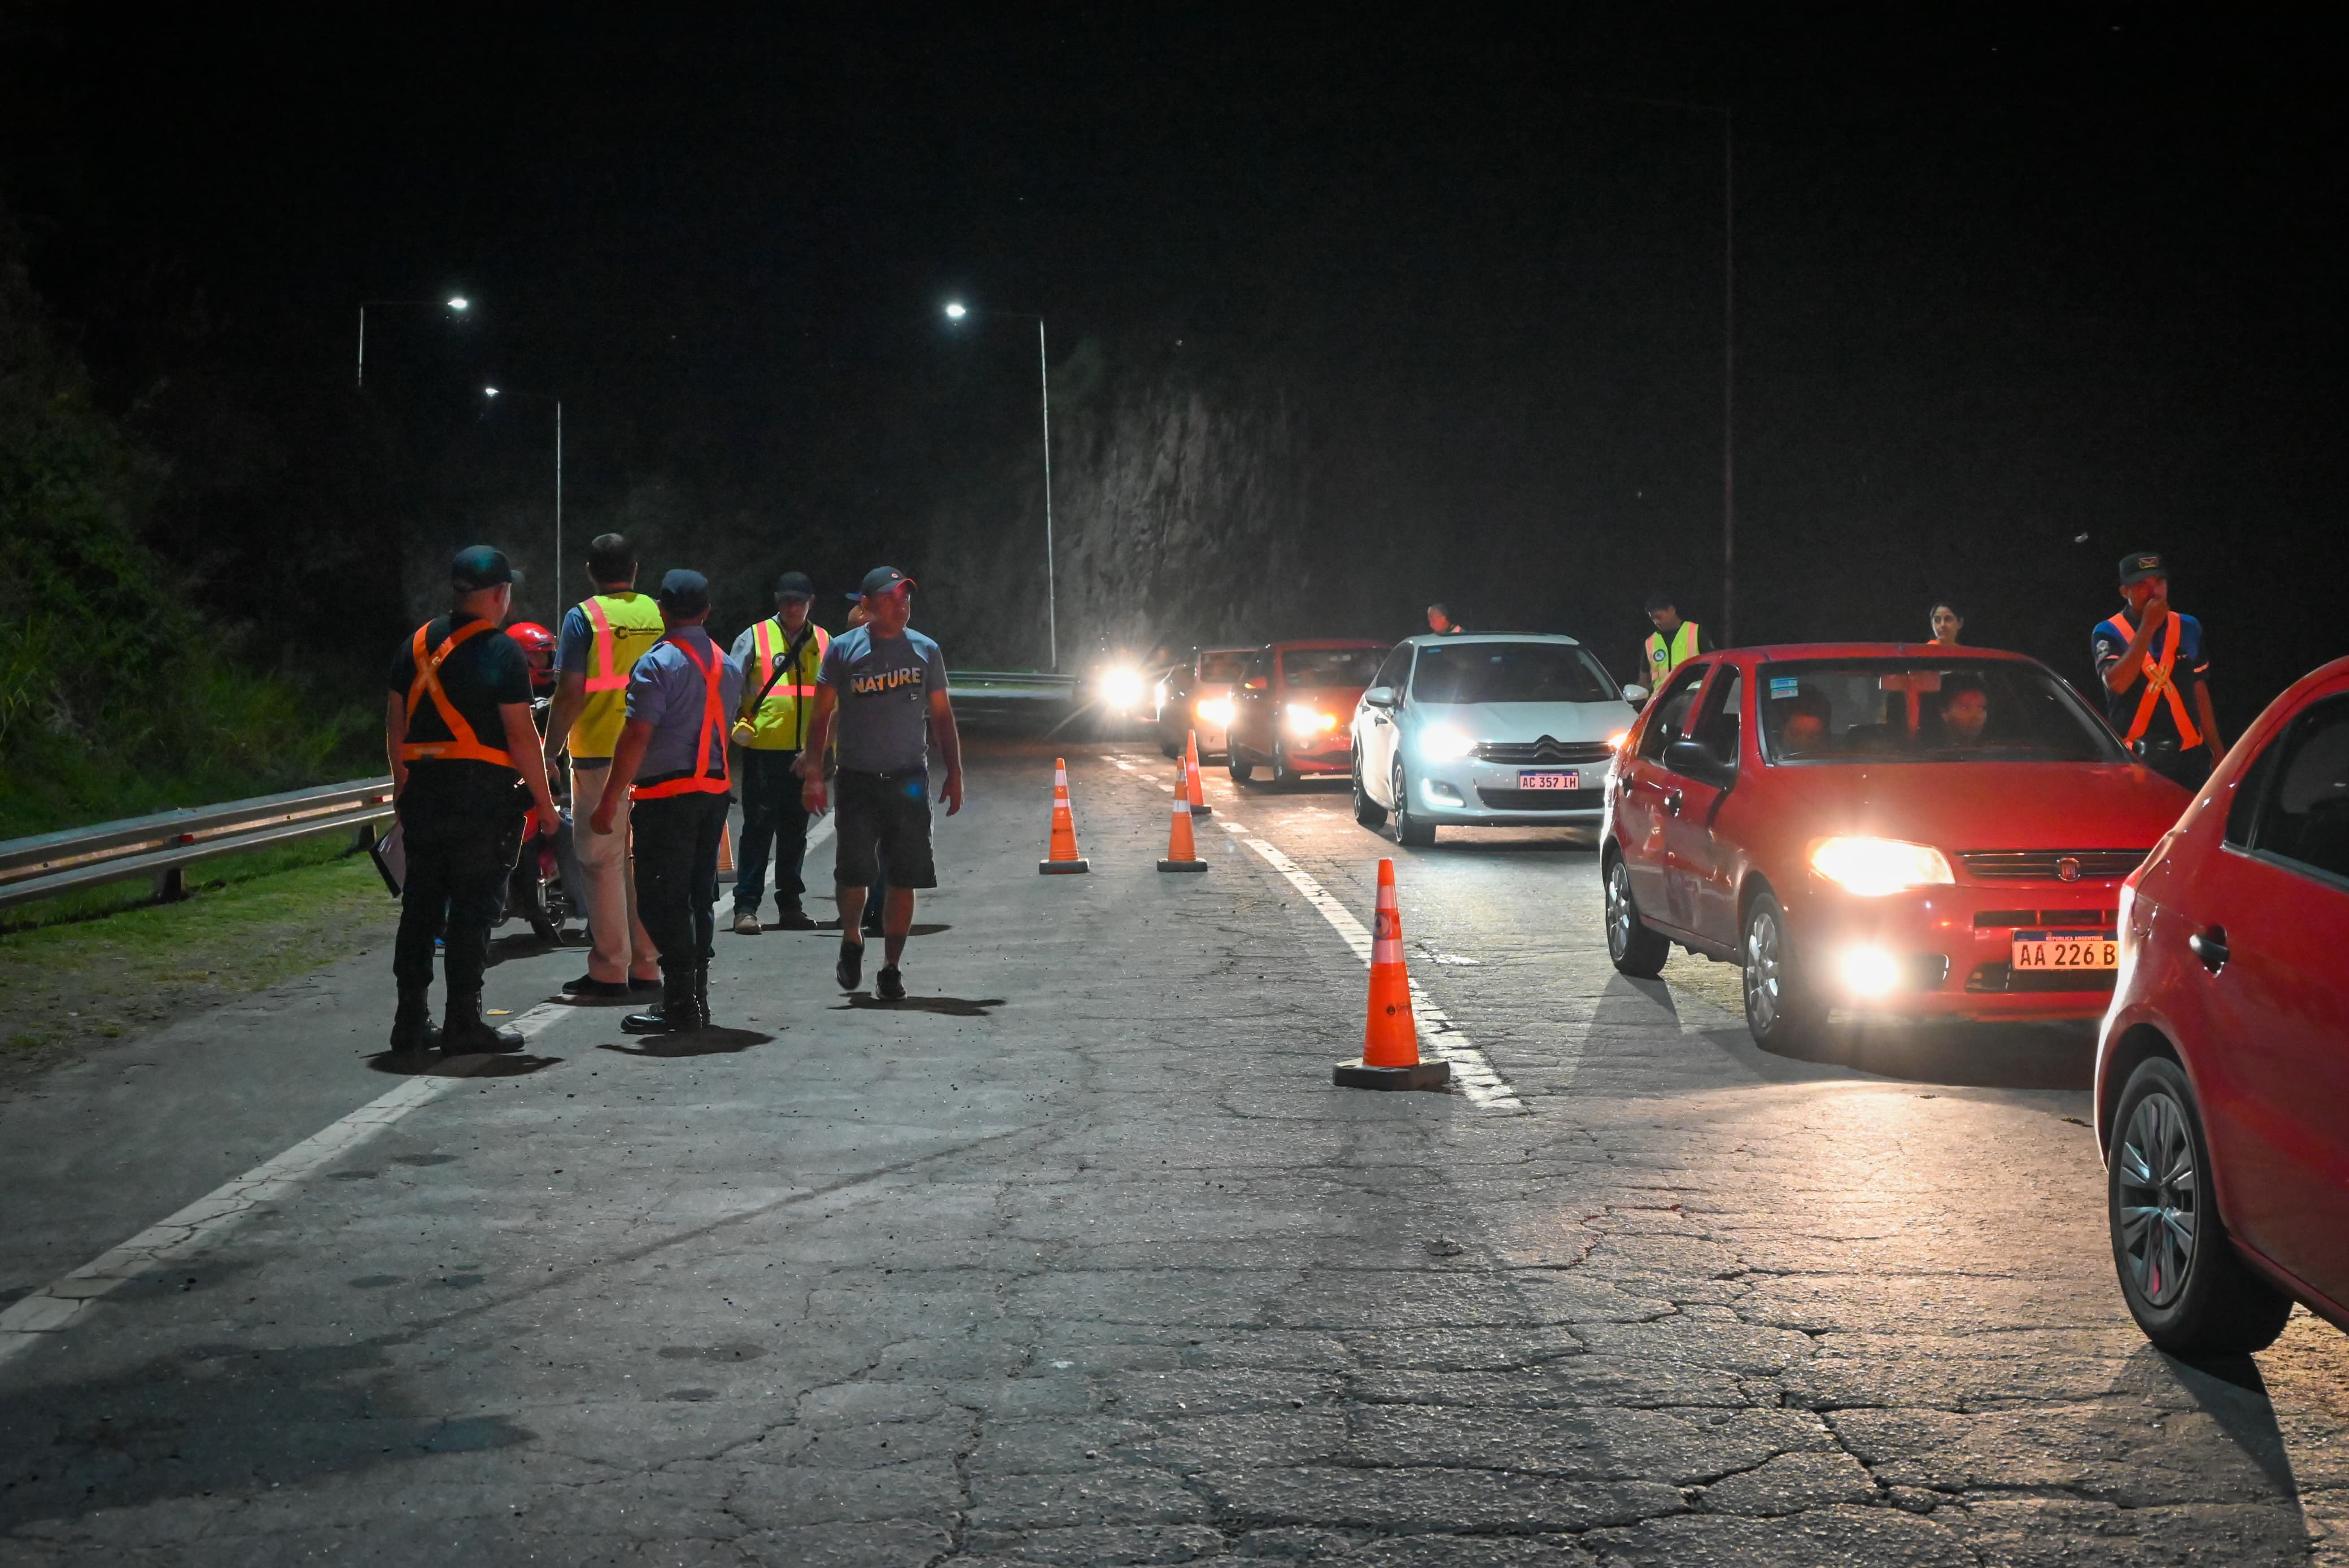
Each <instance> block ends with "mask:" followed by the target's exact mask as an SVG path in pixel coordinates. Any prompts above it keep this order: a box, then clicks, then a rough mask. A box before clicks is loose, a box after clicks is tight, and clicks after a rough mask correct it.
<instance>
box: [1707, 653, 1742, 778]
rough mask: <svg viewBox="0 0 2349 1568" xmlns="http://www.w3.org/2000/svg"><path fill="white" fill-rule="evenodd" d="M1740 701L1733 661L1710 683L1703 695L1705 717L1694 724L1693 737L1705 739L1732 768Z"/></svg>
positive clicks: (1715, 752)
mask: <svg viewBox="0 0 2349 1568" xmlns="http://www.w3.org/2000/svg"><path fill="white" fill-rule="evenodd" d="M1743 701H1744V696H1743V694H1742V693H1741V692H1740V691H1739V690H1738V673H1737V669H1736V667H1735V666H1734V665H1732V666H1730V667H1728V668H1726V669H1723V671H1722V672H1721V678H1720V679H1718V680H1716V681H1714V682H1713V688H1712V692H1711V694H1710V695H1709V696H1706V698H1705V699H1704V717H1702V718H1701V719H1699V720H1698V721H1697V727H1696V738H1697V739H1699V740H1701V741H1702V742H1704V747H1705V749H1706V750H1708V751H1710V752H1712V753H1713V755H1714V756H1715V757H1717V758H1720V759H1721V760H1722V761H1723V763H1725V764H1727V765H1728V766H1729V767H1730V768H1732V769H1734V768H1735V767H1736V766H1737V727H1738V723H1739V721H1740V717H1741V715H1740V712H1739V709H1740V707H1741V706H1742V704H1743Z"/></svg>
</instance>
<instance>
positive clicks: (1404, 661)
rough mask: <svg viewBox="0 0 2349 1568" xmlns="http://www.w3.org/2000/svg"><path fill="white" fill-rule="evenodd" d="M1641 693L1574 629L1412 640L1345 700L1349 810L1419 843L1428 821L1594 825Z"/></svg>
mask: <svg viewBox="0 0 2349 1568" xmlns="http://www.w3.org/2000/svg"><path fill="white" fill-rule="evenodd" d="M1647 696H1648V693H1647V688H1646V687H1644V686H1619V685H1618V684H1617V683H1616V680H1615V677H1614V676H1610V675H1609V674H1608V673H1607V670H1606V667H1605V666H1604V665H1601V664H1599V660H1598V658H1597V657H1596V656H1595V655H1592V653H1591V652H1590V650H1589V649H1588V648H1586V647H1584V646H1583V645H1581V644H1580V643H1578V642H1576V641H1575V640H1574V639H1573V638H1572V637H1565V636H1555V635H1545V634H1536V633H1524V632H1516V633H1499V632H1492V633H1454V634H1450V635H1447V636H1420V637H1413V638H1410V639H1409V640H1407V641H1405V642H1404V643H1402V644H1401V645H1398V646H1397V647H1396V648H1395V650H1394V651H1393V652H1392V653H1391V654H1389V655H1387V658H1386V662H1385V663H1384V664H1382V665H1380V666H1379V673H1378V675H1377V676H1376V677H1375V678H1374V679H1373V680H1372V682H1371V687H1370V689H1369V690H1367V691H1365V692H1364V693H1363V694H1362V700H1361V703H1360V704H1358V705H1357V706H1356V707H1355V709H1354V719H1353V740H1354V820H1356V821H1358V822H1360V823H1361V825H1362V826H1364V827H1365V828H1371V829H1378V828H1381V827H1384V826H1386V825H1387V823H1388V822H1389V820H1392V822H1393V825H1394V833H1395V838H1396V840H1397V841H1398V842H1401V843H1404V844H1411V845H1415V846H1416V845H1426V844H1432V843H1433V842H1435V830H1436V829H1438V828H1527V827H1537V828H1555V827H1593V828H1595V827H1597V826H1598V825H1599V819H1600V817H1601V816H1602V815H1603V799H1604V796H1605V793H1606V787H1607V771H1608V769H1609V768H1611V767H1613V766H1614V761H1615V748H1616V747H1617V745H1619V743H1620V742H1621V740H1622V738H1623V736H1624V734H1625V732H1627V731H1628V730H1629V729H1630V727H1631V720H1632V719H1633V718H1634V717H1637V716H1638V713H1639V708H1640V704H1641V703H1642V702H1644V701H1646V700H1647Z"/></svg>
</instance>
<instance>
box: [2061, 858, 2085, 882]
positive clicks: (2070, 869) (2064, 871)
mask: <svg viewBox="0 0 2349 1568" xmlns="http://www.w3.org/2000/svg"><path fill="white" fill-rule="evenodd" d="M2055 877H2056V880H2057V881H2059V882H2078V881H2079V880H2080V858H2079V857H2078V856H2077V855H2065V856H2064V858H2063V859H2062V860H2060V861H2056V862H2055Z"/></svg>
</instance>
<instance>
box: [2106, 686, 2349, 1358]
mask: <svg viewBox="0 0 2349 1568" xmlns="http://www.w3.org/2000/svg"><path fill="white" fill-rule="evenodd" d="M2344 952H2349V659H2340V660H2336V661H2335V662H2333V664H2330V665H2326V666H2324V667H2323V669H2321V670H2318V671H2317V672H2316V673H2314V674H2313V675H2310V676H2304V677H2302V679H2301V680H2300V681H2299V682H2298V683H2297V684H2296V685H2294V686H2292V689H2291V690H2289V691H2287V692H2285V693H2284V694H2283V696H2280V697H2278V698H2277V699H2276V700H2275V701H2274V702H2273V703H2272V704H2271V705H2270V706H2269V707H2268V710H2267V711H2266V712H2265V713H2263V714H2261V716H2260V717H2259V719H2258V721H2257V722H2256V723H2254V724H2253V725H2252V726H2251V728H2250V730H2249V731H2248V732H2247V733H2246V734H2245V735H2244V736H2243V738H2241V739H2240V741H2238V742H2236V744H2235V748H2234V749H2233V750H2231V751H2230V752H2229V753H2228V754H2227V756H2226V758H2225V760H2223V761H2222V762H2220V764H2219V767H2218V768H2217V769H2216V770H2215V771H2214V772H2213V773H2212V774H2211V776H2210V781H2209V783H2207V784H2205V785H2204V786H2203V787H2202V790H2201V792H2200V793H2199V795H2197V796H2196V797H2195V799H2194V804H2193V806H2192V807H2191V808H2190V809H2189V810H2188V811H2187V813H2186V815H2185V817H2184V818H2183V819H2182V820H2180V821H2179V822H2178V825H2177V826H2176V827H2175V828H2173V829H2172V830H2170V831H2169V833H2168V836H2166V837H2165V838H2164V839H2163V840H2162V841H2161V842H2160V843H2159V844H2158V846H2157V847H2156V848H2155V850H2154V851H2153V854H2152V856H2151V858H2150V859H2148V860H2147V861H2146V863H2145V864H2144V866H2143V867H2142V868H2140V869H2139V870H2138V871H2137V873H2136V874H2135V875H2134V876H2132V877H2130V878H2129V881H2128V886H2127V889H2126V890H2125V891H2124V892H2122V894H2121V969H2120V983H2119V985H2118V987H2117V988H2116V990H2115V992H2114V994H2113V1003H2112V1008H2111V1011H2109V1012H2108V1013H2107V1014H2106V1016H2105V1026H2104V1031H2103V1035H2102V1037H2101V1038H2100V1039H2099V1041H2098V1044H2097V1051H2096V1132H2097V1139H2098V1141H2099V1143H2100V1144H2101V1145H2102V1147H2103V1149H2104V1150H2105V1162H2106V1195H2107V1203H2108V1207H2109V1209H2110V1212H2111V1222H2112V1234H2113V1261H2114V1263H2115V1264H2116V1265H2117V1267H2118V1268H2119V1271H2120V1278H2121V1294H2122V1295H2124V1296H2125V1297H2126V1298H2127V1302H2128V1308H2129V1312H2130V1314H2131V1315H2134V1316H2135V1317H2136V1318H2137V1324H2138V1326H2140V1327H2142V1328H2143V1329H2144V1330H2145V1332H2146V1336H2147V1337H2148V1338H2150V1339H2151V1340H2152V1341H2153V1342H2154V1343H2155V1344H2156V1345H2158V1346H2161V1347H2162V1348H2163V1349H2164V1350H2168V1351H2171V1352H2173V1353H2176V1354H2178V1355H2198V1354H2200V1355H2212V1354H2220V1353H2230V1352H2240V1351H2249V1350H2257V1349H2259V1348H2261V1346H2265V1345H2267V1344H2269V1343H2270V1342H2271V1341H2272V1340H2273V1339H2274V1338H2275V1336H2277V1335H2278V1334H2280V1333H2281V1332H2282V1330H2283V1324H2284V1318H2285V1316H2286V1315H2287V1314H2288V1313H2289V1312H2290V1311H2291V1310H2292V1301H2293V1299H2294V1298H2297V1299H2299V1300H2301V1301H2303V1302H2305V1303H2307V1304H2308V1306H2309V1307H2310V1309H2311V1310H2312V1311H2314V1312H2317V1313H2321V1314H2323V1315H2324V1316H2326V1317H2328V1318H2330V1319H2332V1320H2333V1322H2334V1323H2336V1324H2338V1325H2340V1326H2343V1327H2344V1328H2349V972H2344V959H2343V954H2344Z"/></svg>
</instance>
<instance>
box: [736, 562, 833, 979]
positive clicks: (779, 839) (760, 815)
mask: <svg viewBox="0 0 2349 1568" xmlns="http://www.w3.org/2000/svg"><path fill="white" fill-rule="evenodd" d="M814 598H815V584H813V583H810V582H809V581H808V579H807V573H803V572H786V573H783V574H782V576H781V577H780V578H778V579H776V581H775V613H774V614H772V615H771V616H770V617H768V618H767V619H766V620H763V621H761V622H760V623H759V624H757V625H755V626H750V627H748V628H746V629H745V630H744V632H743V633H742V634H741V635H740V636H739V637H737V638H735V639H734V646H733V649H732V650H731V656H732V658H733V660H734V662H735V663H736V664H738V665H741V666H742V691H743V697H742V711H741V712H740V715H739V716H738V717H736V719H735V721H734V738H735V740H736V741H737V742H739V743H740V746H741V748H742V785H741V789H742V852H741V854H740V856H739V857H737V859H736V861H735V869H734V929H735V930H736V931H738V932H740V933H741V934H743V935H745V936H756V935H757V934H759V929H760V927H759V901H760V900H761V898H763V897H764V896H766V892H767V851H768V849H769V847H770V846H772V848H773V850H774V855H775V911H776V913H775V923H776V924H777V925H779V926H781V928H782V929H783V930H785V931H812V930H814V929H815V922H814V921H813V920H812V919H811V918H809V916H808V913H807V912H806V911H805V910H804V909H802V908H801V907H800V899H801V898H802V895H803V894H804V893H805V892H806V891H807V890H806V885H805V884H804V883H803V882H802V881H801V880H800V877H801V870H802V863H803V862H804V861H806V859H807V825H808V817H807V806H806V804H805V803H804V802H803V801H802V800H801V799H800V780H799V775H798V774H797V773H795V772H794V771H793V770H792V768H793V765H794V764H795V763H797V762H798V761H799V759H800V752H801V751H802V749H803V748H805V747H806V745H807V733H808V725H809V721H810V719H811V718H812V717H813V710H814V708H815V676H816V671H817V669H818V668H819V667H820V666H821V665H823V655H824V651H825V650H826V649H828V648H830V647H831V646H832V638H831V636H830V634H827V633H826V632H825V631H824V629H823V627H822V626H819V625H817V624H815V622H814V621H812V620H811V619H810V618H809V616H808V606H809V604H810V603H812V601H813V600H814Z"/></svg>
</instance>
